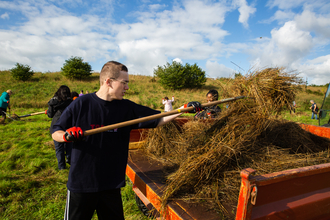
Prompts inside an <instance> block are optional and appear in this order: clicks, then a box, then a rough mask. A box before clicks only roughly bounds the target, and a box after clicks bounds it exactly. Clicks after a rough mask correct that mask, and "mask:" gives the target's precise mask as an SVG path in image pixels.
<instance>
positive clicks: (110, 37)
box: [0, 0, 330, 85]
mask: <svg viewBox="0 0 330 220" xmlns="http://www.w3.org/2000/svg"><path fill="white" fill-rule="evenodd" d="M0 50H1V53H0V70H7V69H11V68H13V67H14V66H15V64H16V63H17V62H18V63H21V64H27V65H29V66H31V68H32V69H33V70H34V71H41V72H48V71H51V72H53V71H60V70H61V67H62V66H63V64H64V62H65V60H67V59H69V58H70V57H72V56H78V57H82V58H83V59H84V61H85V62H88V63H89V64H90V65H91V66H92V69H93V70H95V71H99V70H100V69H101V67H102V65H103V64H104V63H105V62H107V61H109V60H116V61H119V62H122V63H124V64H126V65H127V67H128V68H129V73H130V74H140V75H152V74H153V70H154V69H155V68H156V67H157V66H162V65H165V64H166V62H170V63H171V62H172V61H173V60H176V61H179V62H182V63H183V64H185V63H190V64H194V63H197V64H198V65H199V66H200V67H201V68H202V69H203V70H204V71H205V72H206V74H207V76H208V77H212V78H217V77H231V76H233V74H234V73H235V72H237V71H240V72H241V73H242V74H245V73H248V72H249V71H255V70H258V69H263V68H266V67H267V68H268V67H285V68H286V69H287V70H288V71H296V72H298V73H299V76H300V77H302V78H303V79H304V80H306V79H307V80H308V83H309V84H316V85H323V84H326V83H328V82H329V81H330V53H329V52H330V1H328V0H254V1H249V0H233V1H226V0H220V1H215V0H176V1H164V0H132V1H127V0H117V1H114V0H99V1H97V0H95V1H94V0H93V1H82V0H56V1H55V0H24V1H18V0H11V1H1V0H0Z"/></svg>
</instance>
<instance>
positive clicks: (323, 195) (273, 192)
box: [126, 119, 330, 220]
mask: <svg viewBox="0 0 330 220" xmlns="http://www.w3.org/2000/svg"><path fill="white" fill-rule="evenodd" d="M185 121H187V120H186V119H179V122H180V123H185ZM301 127H302V128H304V129H305V130H308V131H310V132H312V133H314V134H317V135H319V136H323V137H327V138H330V128H327V127H320V126H311V125H303V124H302V125H301ZM141 134H142V132H141V130H134V131H132V133H131V140H130V142H131V146H132V147H133V146H134V148H135V147H136V146H137V145H138V143H139V142H140V141H143V138H144V137H141ZM254 173H255V170H253V169H251V168H247V169H244V170H242V171H241V188H240V193H239V199H238V204H237V211H236V213H233V214H232V216H231V217H232V218H231V219H236V220H250V219H251V220H252V219H254V220H257V219H258V220H263V219H264V220H273V219H274V220H275V219H296V220H312V219H313V220H325V219H330V163H326V164H320V165H315V166H308V167H302V168H297V169H291V170H285V171H281V172H275V173H271V174H265V175H258V176H256V175H254ZM126 175H127V176H128V177H129V179H130V180H131V181H132V183H133V190H134V192H135V193H136V200H137V203H138V205H139V206H140V209H141V211H144V212H146V211H148V210H153V211H152V214H153V215H154V216H156V217H159V219H168V220H178V219H180V220H190V219H191V220H192V219H194V220H198V219H203V220H204V219H207V220H213V219H221V217H219V214H218V213H215V212H214V211H211V210H207V209H206V208H205V207H203V205H195V204H194V205H191V204H187V203H185V202H184V201H182V200H174V201H171V202H169V204H167V206H166V214H164V213H162V214H161V215H160V214H159V213H158V211H159V210H160V207H161V202H160V198H161V196H162V189H163V187H164V184H165V183H164V179H163V178H164V177H163V176H162V165H161V164H160V163H159V162H156V161H152V160H150V159H147V158H146V157H144V156H143V155H142V154H141V152H139V150H130V155H129V160H128V165H127V169H126ZM160 216H161V217H160Z"/></svg>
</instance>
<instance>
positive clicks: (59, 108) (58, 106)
mask: <svg viewBox="0 0 330 220" xmlns="http://www.w3.org/2000/svg"><path fill="white" fill-rule="evenodd" d="M71 102H72V99H71V98H68V99H67V100H66V101H59V100H58V99H57V97H53V98H52V99H51V100H49V102H48V110H47V115H48V117H49V118H53V120H52V123H51V125H50V133H51V134H52V133H53V125H54V124H55V123H56V122H57V121H58V119H59V118H60V117H61V115H62V112H63V111H64V109H65V108H66V107H68V106H69V105H70V103H71Z"/></svg>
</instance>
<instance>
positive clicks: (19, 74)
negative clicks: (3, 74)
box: [10, 63, 34, 81]
mask: <svg viewBox="0 0 330 220" xmlns="http://www.w3.org/2000/svg"><path fill="white" fill-rule="evenodd" d="M10 73H11V75H12V77H13V78H14V79H16V80H22V81H27V80H29V79H31V77H32V76H33V74H34V72H33V71H32V70H31V67H30V66H29V65H23V64H19V63H16V67H14V68H12V69H11V70H10Z"/></svg>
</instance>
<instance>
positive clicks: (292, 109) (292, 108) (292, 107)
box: [290, 101, 297, 114]
mask: <svg viewBox="0 0 330 220" xmlns="http://www.w3.org/2000/svg"><path fill="white" fill-rule="evenodd" d="M296 107H297V105H296V101H293V102H292V105H291V106H290V114H291V112H292V111H293V113H296Z"/></svg>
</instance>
